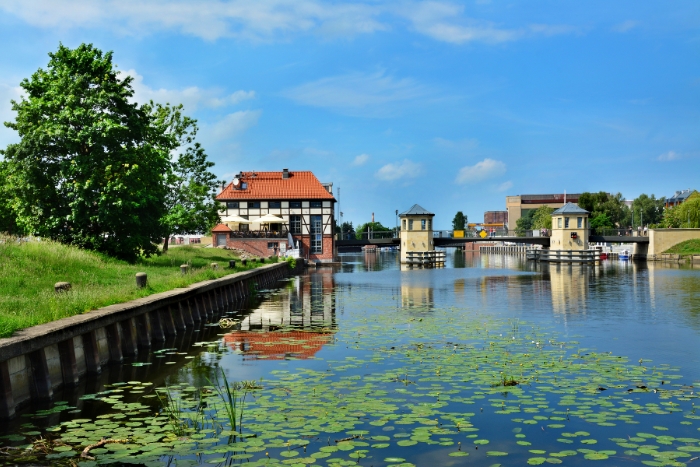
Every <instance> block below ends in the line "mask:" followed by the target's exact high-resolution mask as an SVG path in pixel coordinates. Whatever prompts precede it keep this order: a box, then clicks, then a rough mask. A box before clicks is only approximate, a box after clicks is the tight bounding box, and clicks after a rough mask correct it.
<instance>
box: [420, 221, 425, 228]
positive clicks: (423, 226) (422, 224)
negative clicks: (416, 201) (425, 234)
mask: <svg viewBox="0 0 700 467" xmlns="http://www.w3.org/2000/svg"><path fill="white" fill-rule="evenodd" d="M425 226H426V223H425V219H421V220H420V229H421V230H425Z"/></svg>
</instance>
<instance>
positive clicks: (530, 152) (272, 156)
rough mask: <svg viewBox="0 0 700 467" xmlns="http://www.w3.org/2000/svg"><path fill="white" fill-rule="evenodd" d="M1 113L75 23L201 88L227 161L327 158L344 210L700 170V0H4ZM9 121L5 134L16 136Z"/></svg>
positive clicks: (641, 180) (192, 111) (155, 89)
mask: <svg viewBox="0 0 700 467" xmlns="http://www.w3.org/2000/svg"><path fill="white" fill-rule="evenodd" d="M0 41H1V43H2V47H1V48H0V119H2V121H7V120H9V119H12V118H13V114H12V112H11V111H10V103H9V101H10V99H13V98H14V99H16V98H17V97H18V96H19V91H20V90H19V88H18V85H19V82H20V81H21V79H23V78H25V77H28V76H30V74H31V73H33V72H34V71H36V70H37V69H38V68H40V67H45V66H46V64H47V62H48V56H47V53H48V52H50V51H54V50H56V48H57V47H58V44H59V42H62V43H63V44H65V45H67V46H70V47H75V46H77V45H79V44H80V43H81V42H89V43H93V44H94V45H95V46H97V47H99V48H101V49H103V50H111V51H113V52H114V61H115V63H116V64H117V65H118V67H119V70H120V71H122V72H124V73H127V74H130V75H132V76H133V77H134V78H135V82H134V87H135V90H136V98H137V100H138V101H140V102H141V101H147V100H149V99H153V100H156V101H160V102H170V103H180V102H181V103H183V104H184V105H185V108H186V112H187V113H188V114H189V115H191V116H193V117H195V118H197V119H198V120H199V123H200V127H201V131H200V134H199V141H200V142H201V143H202V144H203V146H204V147H205V148H206V150H207V152H208V154H209V156H210V158H211V159H212V160H213V161H214V162H215V163H216V167H215V171H216V173H217V174H218V175H219V177H221V178H227V179H230V178H231V176H232V174H234V173H237V172H238V171H240V170H260V171H262V170H281V169H282V168H289V169H290V170H312V171H313V172H314V173H316V175H317V176H318V178H319V179H320V180H321V181H324V182H326V181H327V182H333V183H334V187H335V189H336V193H337V188H340V189H341V193H340V201H341V210H342V211H343V213H344V220H351V221H353V222H354V223H355V225H357V224H359V223H362V222H366V221H368V220H369V219H370V217H371V214H372V212H374V213H375V216H376V219H377V220H378V221H380V222H382V223H384V224H385V225H387V226H392V225H393V224H394V211H395V209H398V210H400V211H402V210H405V209H408V208H409V207H410V206H411V205H412V204H414V203H418V204H421V205H422V206H423V207H425V208H427V209H429V210H432V211H433V212H435V213H436V214H437V216H436V221H435V222H436V227H438V228H449V225H450V223H451V220H452V217H453V216H454V213H455V212H456V211H458V210H462V211H463V212H465V213H466V214H467V215H468V216H469V219H470V221H481V220H482V219H483V212H484V211H487V210H503V209H505V196H506V195H514V194H525V193H561V192H563V191H564V190H566V191H567V192H569V193H573V192H581V191H599V190H604V191H608V192H621V193H622V194H623V195H624V196H625V197H627V198H629V199H632V198H634V197H636V196H638V195H639V194H640V193H647V194H651V193H653V194H655V195H657V196H670V195H672V194H673V192H674V191H675V190H678V189H684V188H696V189H700V2H698V1H697V0H692V1H682V0H679V1H674V2H651V1H639V0H635V1H616V2H609V1H590V2H573V1H536V0H534V1H527V2H525V1H522V2H506V1H496V0H492V1H488V0H476V1H465V2H449V1H418V0H409V1H389V2H384V1H381V0H368V1H347V2H339V1H329V2H319V1H312V0H256V1H252V0H249V1H237V0H233V1H223V0H222V1H214V0H201V1H180V0H169V1H164V0H157V1H150V2H149V1H137V0H119V1H117V0H112V1H99V0H51V1H41V0H37V1H31V2H28V1H26V0H3V1H2V2H0ZM15 140H16V136H15V135H14V134H13V133H12V132H11V131H10V130H8V129H6V128H2V129H0V146H4V145H6V144H7V143H9V142H12V141H15Z"/></svg>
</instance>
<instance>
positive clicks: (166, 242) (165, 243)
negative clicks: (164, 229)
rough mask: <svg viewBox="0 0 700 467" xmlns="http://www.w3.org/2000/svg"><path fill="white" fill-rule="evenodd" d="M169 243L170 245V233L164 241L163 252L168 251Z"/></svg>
mask: <svg viewBox="0 0 700 467" xmlns="http://www.w3.org/2000/svg"><path fill="white" fill-rule="evenodd" d="M168 245H170V235H167V236H166V237H165V240H164V241H163V253H165V252H166V251H168Z"/></svg>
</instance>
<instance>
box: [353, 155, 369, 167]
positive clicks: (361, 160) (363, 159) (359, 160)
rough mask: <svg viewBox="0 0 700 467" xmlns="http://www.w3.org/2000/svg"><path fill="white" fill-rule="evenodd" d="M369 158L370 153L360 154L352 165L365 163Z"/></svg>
mask: <svg viewBox="0 0 700 467" xmlns="http://www.w3.org/2000/svg"><path fill="white" fill-rule="evenodd" d="M368 160H369V154H360V155H359V156H357V157H356V158H355V159H354V160H353V161H352V165H363V164H364V163H365V162H367V161H368Z"/></svg>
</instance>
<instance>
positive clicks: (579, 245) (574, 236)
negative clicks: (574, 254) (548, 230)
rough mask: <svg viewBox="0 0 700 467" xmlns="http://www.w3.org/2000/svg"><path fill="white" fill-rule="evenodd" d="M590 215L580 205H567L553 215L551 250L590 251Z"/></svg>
mask: <svg viewBox="0 0 700 467" xmlns="http://www.w3.org/2000/svg"><path fill="white" fill-rule="evenodd" d="M589 214H590V213H589V212H588V211H586V210H585V209H583V208H580V207H579V206H578V204H574V203H566V204H565V205H564V206H562V207H560V208H559V209H557V210H556V211H554V212H553V213H552V235H551V239H550V242H549V249H550V250H554V251H557V250H588V233H589V231H590V224H589V222H588V215H589Z"/></svg>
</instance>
